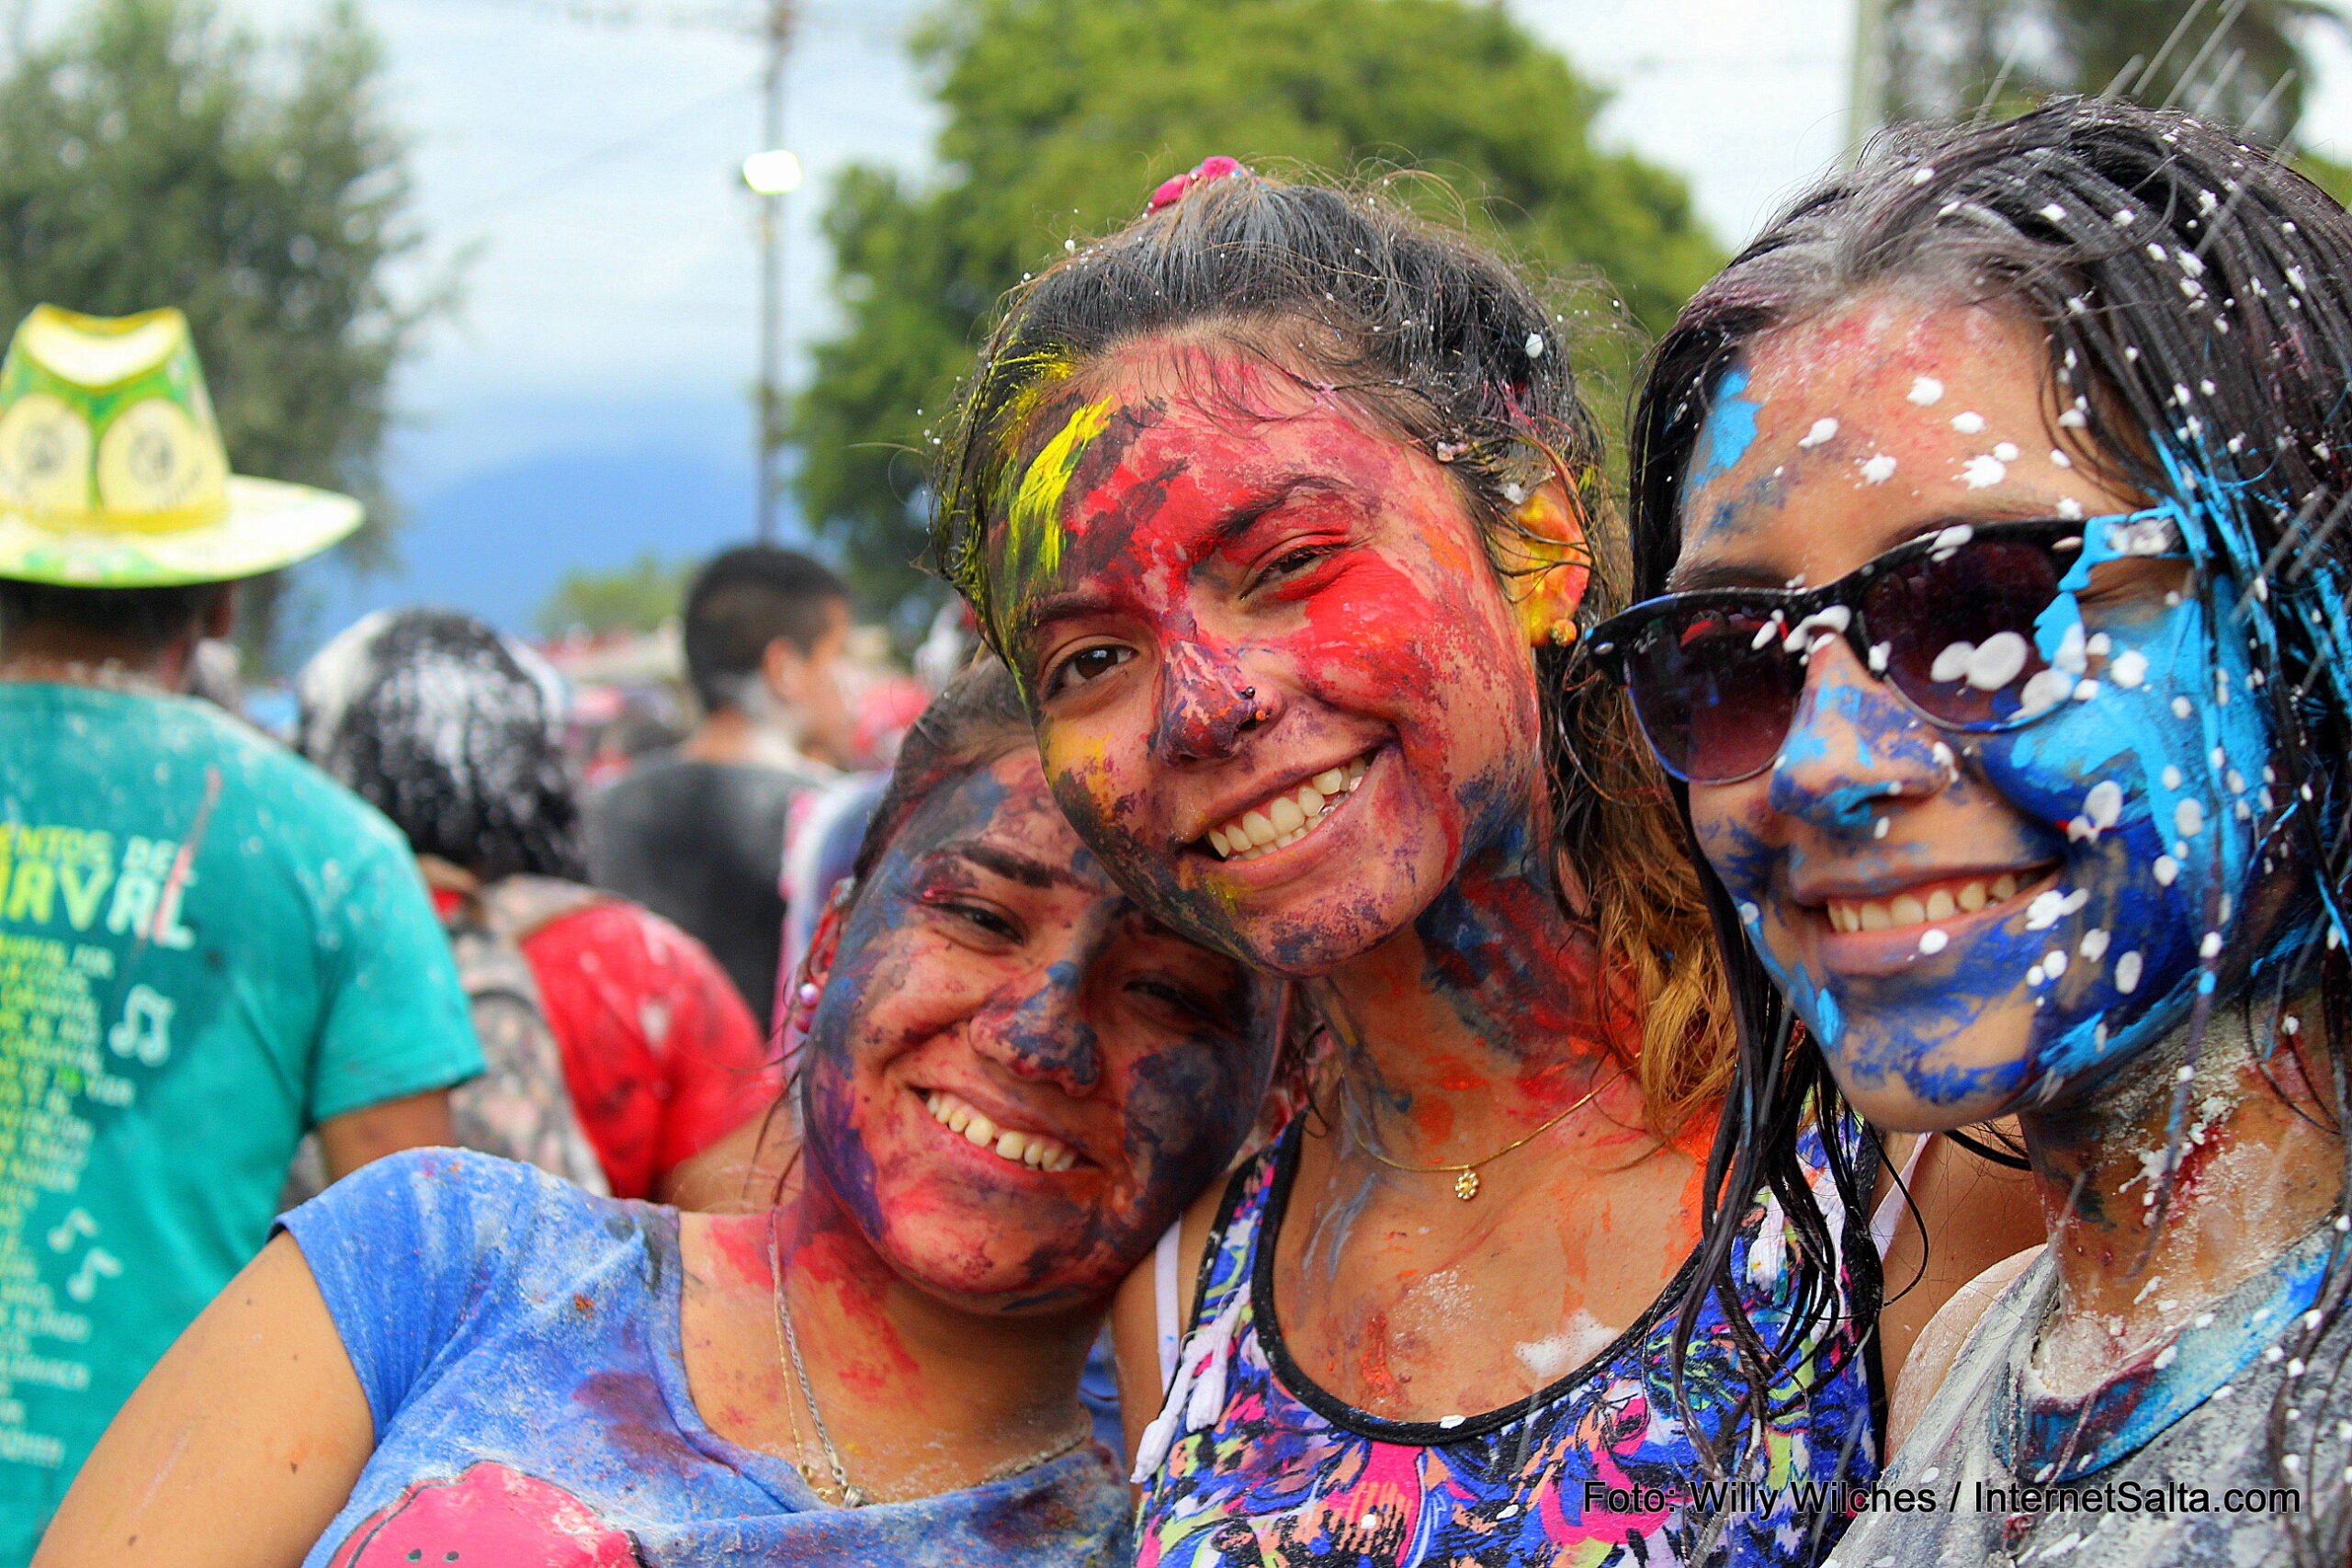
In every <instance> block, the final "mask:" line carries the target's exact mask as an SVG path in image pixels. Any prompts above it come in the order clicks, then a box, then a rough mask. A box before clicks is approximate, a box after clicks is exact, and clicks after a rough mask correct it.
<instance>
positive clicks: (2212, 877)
mask: <svg viewBox="0 0 2352 1568" xmlns="http://www.w3.org/2000/svg"><path fill="white" fill-rule="evenodd" d="M2182 490H2183V492H2185V493H2188V494H2203V493H2205V492H2203V491H2198V490H2196V489H2195V487H2193V486H2183V487H2182ZM2217 528H2218V525H2217V524H2216V522H2215V520H2214V518H2213V516H2212V515H2211V513H2209V512H2208V511H2207V510H2206V509H2205V508H2203V507H2190V506H2188V505H2184V504H2182V503H2180V502H2165V503H2164V504H2163V505H2162V506H2160V507H2157V508H2155V509H2153V510H2152V511H2151V512H2150V513H2141V514H2134V517H2133V518H2132V519H2131V520H2125V521H2118V520H2112V519H2093V520H2091V521H2089V522H2088V523H2086V525H2085V534H2084V543H2083V547H2082V549H2081V552H2080V554H2079V556H2078V557H2077V558H2075V563H2074V564H2073V566H2072V567H2071V569H2070V570H2068V571H2067V573H2066V575H2065V577H2064V580H2063V581H2062V582H2061V585H2060V592H2059V594H2058V597H2057V598H2056V599H2055V600H2054V601H2053V603H2052V605H2051V606H2050V608H2049V610H2048V611H2047V612H2045V613H2044V615H2042V616H2041V621H2040V623H2039V625H2038V626H2037V627H2036V632H2035V640H2036V642H2037V643H2038V644H2039V645H2040V649H2041V654H2042V657H2043V658H2044V659H2045V660H2048V661H2049V662H2050V664H2051V665H2052V671H2051V672H2050V678H2049V679H2048V680H2047V681H2045V682H2044V683H2043V684H2042V686H2041V690H2040V691H2039V693H2038V694H2035V695H2034V696H2033V697H2031V698H2030V700H2031V701H2034V702H2037V703H2047V704H2049V705H2050V707H2051V711H2049V712H2048V713H2046V714H2045V715H2043V716H2041V717H2040V718H2039V719H2037V720H2035V721H2033V722H2031V723H2030V724H2028V725H2026V726H2024V727H2023V728H2018V729H2013V730H2008V731H2004V732H1997V733H1992V734H1977V735H1962V734H1959V733H1948V732H1943V731H1939V730H1938V729H1936V728H1933V727H1930V726H1928V724H1926V723H1925V721H1923V720H1921V719H1920V718H1918V717H1917V715H1916V714H1914V713H1913V712H1912V711H1911V710H1910V709H1909V708H1908V707H1907V706H1906V705H1904V704H1903V703H1902V702H1901V701H1900V700H1899V699H1897V698H1896V697H1895V696H1894V694H1893V693H1892V692H1890V691H1888V690H1887V689H1886V688H1884V687H1883V686H1881V685H1879V684H1878V683H1877V682H1874V681H1871V682H1838V683H1836V684H1830V685H1826V686H1818V685H1817V687H1816V689H1815V690H1814V691H1811V692H1809V693H1808V696H1807V700H1806V706H1805V709H1804V712H1803V713H1802V714H1801V715H1800V716H1799V719H1798V722H1797V725H1796V727H1795V728H1794V729H1792V734H1791V736H1790V739H1789V741H1788V744H1787V745H1786V746H1785V747H1784V748H1783V750H1782V753H1781V759H1780V760H1779V761H1778V762H1776V764H1775V767H1774V771H1773V773H1772V776H1771V780H1770V796H1769V798H1770V806H1771V808H1772V809H1773V810H1774V811H1775V812H1776V813H1779V814H1781V816H1783V817H1786V818H1797V819H1802V820H1803V821H1804V822H1806V823H1808V824H1810V825H1811V826H1812V827H1813V828H1814V829H1816V830H1817V836H1818V837H1821V838H1826V839H1827V840H1830V843H1829V846H1828V847H1820V846H1818V845H1816V848H1815V852H1816V853H1817V854H1819V855H1821V856H1825V857H1827V858H1830V859H1834V860H1836V861H1837V862H1838V863H1839V864H1840V865H1841V866H1844V867H1847V868H1852V867H1856V866H1862V865H1870V866H1872V867H1875V868H1877V869H1880V870H1894V869H1899V868H1900V866H1901V864H1902V859H1903V855H1904V854H1905V853H1906V852H1886V858H1883V859H1876V860H1874V859H1873V858H1872V857H1873V851H1872V850H1871V847H1870V846H1871V829H1873V828H1875V827H1876V826H1877V818H1878V815H1879V812H1880V810H1881V809H1882V807H1881V805H1880V803H1881V802H1882V801H1883V800H1885V798H1886V797H1888V796H1891V795H1896V794H1898V793H1900V792H1902V791H1903V790H1905V789H1906V788H1907V789H1909V790H1910V791H1911V792H1912V793H1914V794H1920V795H1925V794H1932V793H1935V792H1936V791H1937V790H1938V789H1941V790H1944V791H1949V792H1951V793H1950V795H1948V796H1947V798H1949V799H1952V800H1957V801H1959V802H1961V803H1962V804H1963V805H1965V804H1967V796H1968V795H1970V794H1971V793H1974V794H1979V795H1981V794H1984V793H1986V792H1989V793H1990V794H1991V795H1994V796H1996V797H1997V799H1998V801H1999V802H2000V804H2001V805H2002V806H2003V807H2007V813H2008V814H2010V815H2011V817H2012V821H2011V823H2010V827H2011V829H2012V830H2013V832H2014V834H2015V837H2016V841H2017V844H2018V851H2017V853H2018V863H2019V864H2029V863H2030V864H2031V865H2036V866H2047V867H2052V868H2054V876H2052V881H2051V884H2050V886H2049V887H2048V889H2047V890H2046V891H2044V892H2042V893H2041V895H2040V896H2039V897H2036V898H2034V899H2033V901H2032V902H2031V904H2030V906H2029V907H2028V908H2027V909H2026V910H2025V911H2024V912H2023V913H2021V914H2017V915H2013V916H2012V917H2010V918H2009V919H2006V920H2004V921H2002V922H2000V923H1999V924H1997V925H1992V926H1987V927H1984V928H1983V929H1978V930H1973V931H1956V932H1955V933H1953V934H1952V935H1951V939H1950V941H1949V943H1948V945H1939V946H1938V947H1937V948H1936V949H1935V950H1934V951H1932V952H1928V951H1925V950H1923V952H1922V953H1921V955H1920V957H1919V958H1918V959H1917V962H1915V963H1913V964H1909V965H1907V966H1905V968H1904V969H1903V970H1902V971H1901V972H1900V973H1897V974H1894V975H1867V976H1854V975H1840V974H1831V973H1826V972H1823V973H1816V972H1815V971H1814V970H1813V969H1812V968H1811V967H1810V966H1809V965H1807V964H1804V962H1802V960H1801V959H1800V958H1799V956H1798V955H1799V953H1801V952H1802V951H1803V950H1802V948H1801V946H1800V945H1799V944H1798V943H1796V942H1793V941H1792V940H1790V939H1789V938H1790V932H1789V928H1788V927H1787V926H1786V925H1784V924H1783V923H1782V922H1783V921H1784V920H1786V919H1793V918H1796V917H1794V916H1792V914H1791V912H1790V911H1789V910H1787V909H1786V908H1781V907H1777V906H1776V904H1775V898H1776V896H1777V895H1778V894H1779V892H1780V891H1781V889H1783V888H1784V887H1785V886H1787V879H1789V878H1792V877H1795V876H1798V875H1799V874H1802V873H1803V872H1804V870H1806V869H1807V861H1806V858H1805V857H1806V849H1805V845H1806V844H1807V843H1809V842H1814V841H1815V837H1816V835H1804V836H1801V837H1800V840H1799V841H1798V842H1797V843H1796V844H1794V845H1792V846H1777V845H1770V844H1767V843H1765V842H1763V841H1761V840H1758V838H1757V837H1756V836H1755V835H1754V834H1753V832H1751V831H1750V829H1749V828H1748V827H1747V825H1746V824H1744V823H1742V822H1739V821H1737V820H1735V819H1709V820H1704V821H1702V830H1703V832H1704V835H1705V847H1706V851H1707V854H1708V858H1709V860H1710V861H1711V862H1712V863H1713V865H1714V867H1715V869H1716V871H1717V874H1718V875H1719V876H1720V877H1721V878H1722V880H1723V882H1724V886H1725V887H1726V888H1727V889H1728V890H1729V891H1730V892H1731V894H1732V896H1733V897H1734V898H1735V899H1736V900H1737V901H1738V902H1739V903H1740V904H1741V906H1742V908H1743V915H1744V916H1745V917H1746V918H1747V919H1748V923H1749V929H1750V931H1752V932H1753V933H1754V934H1755V935H1756V937H1757V939H1758V948H1759V951H1760V953H1762V955H1763V957H1764V959H1765V962H1766V964H1767V965H1768V967H1770V970H1771V971H1772V973H1773V975H1774V977H1775V979H1776V980H1777V981H1778V982H1779V983H1780V985H1781V987H1782V989H1783V990H1784V991H1785V992H1786V994H1787V995H1788V997H1789V998H1790V1000H1791V1002H1792V1005H1793V1006H1794V1007H1795V1009H1796V1010H1797V1012H1798V1013H1799V1015H1800V1016H1801V1017H1803V1018H1804V1020H1805V1021H1806V1023H1807V1025H1808V1027H1809V1028H1810V1029H1811V1031H1812V1032H1813V1033H1814V1034H1815V1037H1816V1039H1817V1040H1818V1041H1819V1042H1820V1043H1821V1044H1822V1045H1823V1047H1824V1049H1825V1050H1826V1051H1827V1053H1828V1054H1829V1056H1830V1058H1831V1061H1832V1065H1833V1066H1835V1068H1836V1069H1837V1071H1838V1076H1839V1077H1840V1078H1841V1080H1842V1081H1844V1082H1845V1083H1846V1084H1847V1086H1848V1088H1849V1092H1856V1093H1858V1095H1860V1096H1863V1097H1866V1098H1869V1099H1871V1100H1874V1101H1875V1102H1876V1103H1877V1104H1879V1105H1880V1106H1881V1107H1882V1109H1883V1107H1884V1106H1885V1105H1886V1104H1887V1103H1888V1100H1889V1097H1892V1098H1893V1099H1894V1100H1896V1101H1901V1100H1911V1101H1917V1102H1919V1106H1920V1110H1921V1114H1920V1115H1919V1116H1918V1117H1917V1118H1916V1120H1917V1121H1919V1122H1923V1123H1924V1122H1951V1123H1953V1124H1956V1123H1957V1122H1960V1121H1962V1120H1970V1119H1973V1118H1974V1117H1977V1116H1981V1115H1985V1114H1991V1113H1994V1112H1995V1111H1997V1110H2005V1109H2009V1108H2013V1107H2017V1106H2021V1105H2028V1106H2030V1105H2045V1104H2051V1103H2054V1102H2059V1101H2062V1100H2071V1099H2073V1098H2075V1097H2076V1096H2078V1095H2080V1094H2081V1093H2082V1092H2084V1091H2085V1090H2086V1089H2087V1088H2088V1087H2089V1086H2091V1085H2093V1084H2095V1083H2096V1082H2098V1080H2099V1079H2100V1078H2102V1077H2104V1076H2105V1074H2106V1072H2107V1071H2108V1070H2109V1069H2110V1068H2112V1067H2113V1066H2115V1065H2116V1064H2117V1063H2119V1062H2121V1061H2123V1060H2126V1059H2129V1058H2130V1057H2131V1056H2133V1055H2136V1054H2137V1053H2139V1052H2141V1051H2143V1050H2144V1049H2145V1048H2146V1047H2147V1046H2148V1045H2150V1044H2151V1043H2154V1042H2155V1041H2157V1040H2159V1039H2162V1038H2164V1037H2165V1036H2166V1035H2168V1034H2171V1033H2172V1032H2175V1031H2176V1030H2177V1029H2178V1028H2179V1027H2180V1026H2181V1025H2182V1024H2183V1022H2184V1021H2186V1020H2187V1018H2188V1013H2189V1010H2190V1008H2191V1006H2192V1005H2193V1004H2194V1002H2195V1000H2196V998H2197V997H2198V995H2199V991H2200V990H2203V991H2205V992H2207V993H2208V994H2210V993H2211V990H2212V988H2213V987H2214V984H2215V977H2216V975H2217V974H2218V975H2220V976H2226V977H2229V978H2231V979H2232V980H2233V983H2237V984H2243V983H2244V981H2245V978H2246V977H2247V976H2250V975H2252V974H2255V973H2258V972H2260V971H2261V970H2262V969H2263V968H2265V967H2267V965H2269V964H2274V963H2276V962H2277V961H2278V959H2279V958H2280V957H2281V956H2282V955H2286V954H2290V953H2295V952H2298V951H2300V950H2301V948H2302V947H2303V946H2304V945H2305V944H2306V943H2307V942H2309V940H2310V938H2311V935H2312V928H2311V926H2310V923H2309V922H2308V920H2302V921H2296V922H2290V923H2288V924H2287V925H2286V926H2284V927H2283V928H2281V929H2277V930H2271V931H2252V932H2245V931H2242V923H2243V919H2244V917H2245V915H2246V914H2247V912H2248V910H2249V908H2251V906H2252V905H2253V904H2254V903H2255V902H2256V900H2255V899H2253V898H2252V897H2251V894H2252V892H2253V890H2254V888H2255V887H2256V885H2257V882H2258V879H2259V874H2260V867H2259V864H2258V862H2259V860H2260V856H2261V843H2260V835H2261V832H2262V831H2263V829H2264V826H2265V824H2266V823H2267V821H2268V820H2269V819H2270V818H2272V816H2273V814H2274V811H2275V808H2276V807H2278V805H2279V804H2281V803H2280V802H2279V801H2278V800H2277V799H2276V797H2275V795H2274V791H2273V784H2274V782H2275V774H2274V773H2273V771H2272V754H2271V751H2272V745H2271V733H2270V726H2269V723H2268V719H2267V705H2266V704H2265V703H2264V702H2263V701H2262V700H2261V692H2260V689H2259V683H2258V679H2257V678H2256V676H2255V675H2254V667H2253V664H2252V660H2251V656H2250V650H2249V648H2248V645H2247V641H2246V639H2245V637H2244V636H2242V635H2217V632H2216V628H2215V622H2216V618H2217V615H2228V614H2229V613H2230V612H2231V611H2232V610H2233V608H2234V607H2235V606H2236V605H2237V604H2238V603H2239V600H2240V597H2241V586H2240V585H2239V584H2238V583H2237V582H2236V581H2234V580H2233V578H2231V577H2230V576H2228V575H2225V574H2223V573H2222V571H2220V570H2217V567H2216V565H2215V564H2212V563H2216V562H2225V561H2226V560H2227V557H2226V556H2222V555H2221V554H2220V552H2219V551H2218V550H2217V548H2216V545H2217V537H2216V534H2217ZM2175 541H2177V545H2176V544H2175ZM2157 548H2172V549H2174V550H2175V553H2176V554H2177V553H2178V551H2179V550H2180V549H2182V548H2185V550H2186V553H2187V556H2188V560H2189V561H2190V562H2191V563H2192V564H2194V565H2196V567H2197V570H2198V571H2199V576H2198V577H2197V579H2195V580H2194V581H2190V582H2185V583H2184V584H2183V586H2182V588H2181V590H2180V591H2179V592H2171V593H2167V592H2162V591H2160V590H2157V589H2154V588H2152V587H2150V586H2149V583H2148V579H2147V577H2146V576H2145V573H2146V571H2147V569H2146V568H2144V567H2142V568H2136V569H2135V568H2132V567H2131V566H2129V565H2128V564H2126V563H2128V562H2130V561H2131V559H2132V558H2135V557H2144V556H2147V555H2150V554H2152V553H2154V550H2155V549H2157ZM2133 571H2138V572H2140V573H2142V574H2143V575H2142V576H2141V579H2140V582H2139V585H2138V587H2137V588H2136V589H2134V588H2131V587H2129V586H2126V585H2124V584H2122V583H2120V582H2119V581H2118V578H2117V574H2118V573H2130V572H2133ZM2037 679H2038V680H2040V679H2041V678H2040V677H2038V678H2037ZM1849 738H1850V744H1849ZM1950 748H1959V749H1961V751H1962V752H1964V754H1965V761H1964V762H1963V761H1962V759H1961V756H1960V754H1959V753H1956V752H1955V751H1953V750H1950ZM1840 753H1843V754H1844V755H1845V756H1846V757H1849V758H1850V759H1851V762H1852V764H1853V771H1851V772H1849V771H1848V769H1847V768H1845V767H1840V766H1838V765H1836V764H1837V763H1838V761H1840V755H1839V754H1840ZM1931 763H1932V764H1934V765H1938V766H1942V767H1945V768H1948V769H1951V770H1952V777H1951V781H1950V783H1949V784H1941V785H1937V784H1928V783H1922V782H1920V781H1922V780H1923V779H1925V778H1926V777H1927V776H1928V775H1927V769H1928V766H1929V765H1930V764H1931ZM1933 852H1934V851H1933V850H1932V849H1931V848H1929V847H1928V846H1926V845H1918V844H1915V845H1912V846H1911V847H1910V849H1909V850H1908V851H1907V853H1908V854H1909V855H1910V857H1911V859H1912V860H1913V862H1914V863H1915V864H1917V865H1921V866H1926V865H1929V864H1930V863H1929V862H1927V861H1925V860H1922V859H1921V858H1920V857H1922V856H1926V855H1929V854H1932V853H1933ZM2028 880H2029V882H2030V878H2029V879H2028ZM2248 942H2253V943H2256V944H2258V946H2259V948H2260V951H2259V952H2247V951H2245V943H2248ZM2001 1017H2007V1018H2009V1019H2011V1020H2013V1021H2015V1023H2016V1025H2017V1027H2016V1028H2015V1029H2014V1030H2013V1031H2003V1030H2001V1029H1998V1028H1997V1027H1988V1024H1987V1021H1988V1019H1996V1018H2001ZM1939 1111H1951V1112H1954V1114H1952V1115H1950V1116H1943V1115H1939V1114H1938V1113H1939Z"/></svg>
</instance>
